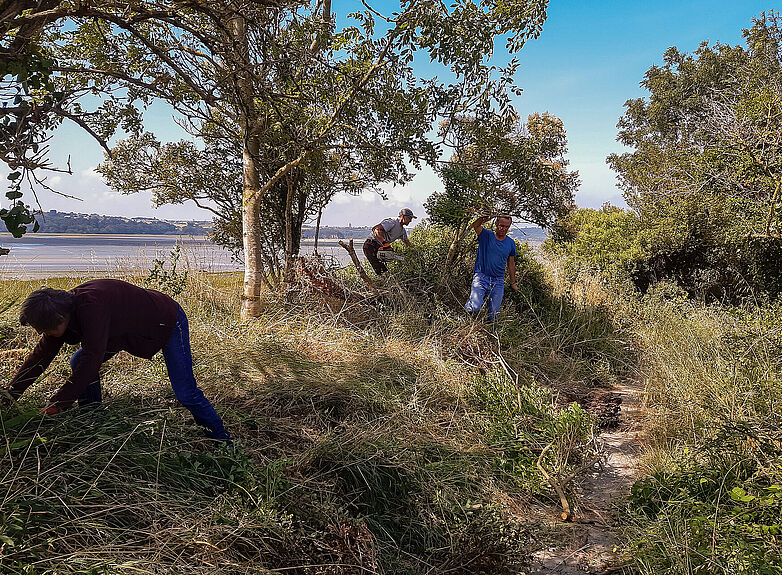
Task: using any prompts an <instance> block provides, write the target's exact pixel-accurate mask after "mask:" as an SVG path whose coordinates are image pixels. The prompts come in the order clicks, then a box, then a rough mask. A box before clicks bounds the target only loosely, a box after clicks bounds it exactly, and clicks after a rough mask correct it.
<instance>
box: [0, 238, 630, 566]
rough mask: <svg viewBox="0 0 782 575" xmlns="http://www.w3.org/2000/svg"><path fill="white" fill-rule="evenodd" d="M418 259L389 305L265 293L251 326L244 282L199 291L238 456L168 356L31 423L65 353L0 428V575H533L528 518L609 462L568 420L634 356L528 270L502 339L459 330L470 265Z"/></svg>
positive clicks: (26, 339) (188, 294) (196, 343)
mask: <svg viewBox="0 0 782 575" xmlns="http://www.w3.org/2000/svg"><path fill="white" fill-rule="evenodd" d="M413 241H414V246H415V247H414V248H413V249H414V250H417V251H416V253H415V256H416V257H408V258H407V259H406V260H405V262H404V263H399V264H396V265H397V268H396V269H395V270H393V272H392V274H390V275H389V276H387V279H386V280H385V281H386V282H387V283H386V287H388V288H393V289H389V290H388V291H387V293H386V294H385V295H380V296H372V297H370V298H369V299H360V298H359V299H357V298H356V297H354V296H351V297H350V298H348V300H347V301H343V304H342V306H341V307H336V306H333V305H331V306H330V305H325V304H326V303H327V302H328V300H327V299H323V298H322V297H321V298H320V299H318V298H314V297H309V298H303V299H302V300H296V301H290V300H288V301H285V302H283V301H281V300H280V299H278V297H279V296H276V295H274V296H273V295H268V296H267V297H266V299H265V300H264V302H263V304H264V306H263V309H264V312H263V317H262V318H261V320H260V321H257V322H253V323H250V324H241V323H239V322H238V320H237V319H235V318H236V317H237V314H236V311H237V309H238V306H239V294H240V291H241V288H240V278H238V277H235V276H230V275H224V276H204V275H202V274H196V273H191V274H189V275H188V277H187V279H186V287H185V289H184V290H183V291H182V292H181V294H180V295H179V296H178V298H179V300H180V301H181V302H182V304H183V306H184V307H185V309H186V310H187V312H188V315H189V317H190V326H191V337H192V339H193V349H194V358H195V370H196V377H197V379H198V381H199V383H200V384H201V386H202V387H203V389H204V390H205V392H206V393H207V395H208V396H209V397H210V398H211V399H212V400H213V402H214V404H215V406H216V408H217V409H218V411H219V412H220V413H221V415H222V416H223V418H224V419H225V421H226V423H227V425H228V426H229V428H230V429H231V432H232V434H233V435H234V437H235V438H236V444H235V446H234V448H233V449H221V448H216V447H215V446H214V445H213V444H211V443H209V442H208V441H206V440H204V439H201V438H200V434H199V433H198V431H197V430H196V429H195V428H194V425H193V424H192V422H191V421H190V418H189V415H188V414H187V412H186V411H185V410H184V409H182V408H181V407H179V406H178V405H177V403H176V400H175V399H174V397H173V393H172V392H171V391H170V389H169V388H168V384H167V378H166V376H165V371H164V369H165V368H164V365H163V362H162V360H161V359H160V358H156V359H155V360H154V361H152V362H148V361H144V360H139V359H136V358H132V357H129V356H127V355H124V354H120V355H118V356H117V357H116V358H114V359H112V360H111V361H110V362H109V363H107V365H106V367H105V370H104V374H103V381H104V387H105V390H106V392H107V393H106V395H107V399H106V400H105V404H104V406H102V407H100V408H98V409H96V410H94V411H89V412H80V411H78V410H70V411H67V412H65V413H63V414H60V415H59V416H57V417H52V418H43V417H41V416H40V415H39V414H38V412H37V410H36V407H37V406H39V405H40V404H41V403H42V402H43V400H44V398H45V397H46V395H47V394H48V393H50V392H51V390H52V388H53V387H54V386H55V385H57V383H58V382H59V381H61V378H62V376H63V375H64V374H65V373H67V369H66V366H67V356H66V354H62V357H60V358H59V359H58V360H57V362H56V363H55V365H53V367H52V368H51V369H50V370H49V372H48V374H47V375H46V376H45V377H44V378H43V380H42V381H40V382H39V383H38V384H36V385H35V386H34V387H33V388H32V389H31V390H30V391H29V392H28V394H26V395H25V396H24V398H23V401H22V402H21V403H20V404H19V405H18V407H14V408H9V409H7V410H4V411H2V412H1V413H0V416H1V418H2V419H1V420H0V422H1V423H2V426H3V430H4V437H5V445H4V447H3V448H2V454H1V455H0V458H1V459H2V466H0V467H1V468H2V470H3V471H2V473H1V474H0V488H1V489H0V492H1V493H2V494H3V495H2V497H3V504H2V517H0V526H1V527H0V540H1V541H2V542H1V543H0V545H2V552H1V553H0V565H2V569H3V571H4V572H8V573H25V574H33V573H49V572H59V571H63V570H65V569H67V570H69V572H81V573H130V572H133V573H153V572H154V573H160V572H171V573H213V572H214V571H215V569H218V568H219V570H220V572H221V573H263V572H269V571H272V570H275V569H282V570H290V571H291V572H300V573H366V572H374V573H380V572H383V573H400V574H401V573H405V574H407V573H518V572H523V570H524V566H525V564H526V562H527V559H528V557H529V554H530V553H531V552H532V551H534V550H536V549H539V548H540V547H542V546H544V545H545V542H546V539H547V534H546V529H545V528H544V529H541V525H540V523H539V521H538V520H537V519H534V518H533V515H532V514H531V513H530V510H531V508H532V509H535V508H537V509H539V510H541V512H543V513H547V514H555V513H558V511H556V510H557V508H558V507H559V505H560V498H559V496H558V494H557V490H560V491H561V492H562V493H563V494H564V496H565V497H566V498H567V500H569V502H570V504H572V503H573V501H574V500H573V491H572V482H571V479H572V478H571V476H572V475H574V474H575V475H576V477H578V474H579V473H582V472H583V471H584V469H585V468H586V467H589V465H590V464H591V463H592V462H593V458H594V457H595V456H596V455H597V453H596V444H595V441H594V436H595V433H596V424H597V423H599V422H598V421H597V418H596V417H594V416H593V415H591V414H590V413H589V412H588V411H587V410H586V409H585V408H584V407H582V406H580V405H579V404H578V403H575V401H577V400H583V399H584V397H586V396H587V395H588V394H589V392H590V391H591V390H592V389H593V388H594V387H597V386H603V385H606V384H607V383H609V382H610V381H612V380H613V379H614V378H618V377H623V376H624V373H625V370H626V366H627V364H628V357H629V356H628V351H627V349H626V346H625V345H624V344H622V343H621V341H620V340H619V338H618V337H616V336H615V334H614V333H613V328H612V327H611V325H610V323H609V322H607V320H606V317H605V316H604V315H603V314H601V313H598V312H596V311H595V310H593V309H587V308H584V307H576V306H572V305H570V304H568V303H567V301H566V300H565V299H562V298H558V297H555V296H554V295H552V294H551V292H550V290H549V289H548V288H547V287H546V286H545V283H544V282H543V271H542V269H541V267H540V265H539V264H537V263H535V261H534V260H533V259H532V258H531V257H530V255H529V253H527V252H524V251H523V250H520V254H521V255H520V256H519V270H520V273H521V274H523V275H524V277H525V278H527V279H528V280H529V281H528V282H527V285H528V288H527V292H526V293H522V294H521V295H519V296H517V297H514V298H509V299H508V301H509V305H508V306H507V308H506V309H505V311H504V312H503V315H502V316H501V319H500V321H499V322H498V323H497V324H496V326H495V327H494V328H489V327H486V326H484V325H483V324H481V323H474V322H472V321H471V320H468V319H467V318H466V317H465V316H464V315H463V314H462V312H461V304H462V303H463V297H465V296H466V292H467V289H468V285H469V274H470V272H471V267H472V264H471V262H470V261H469V260H470V257H471V256H470V254H469V253H467V254H466V255H465V256H463V258H462V259H461V260H459V261H460V262H461V263H460V264H459V266H457V267H453V266H450V267H446V266H445V265H444V261H443V260H444V257H445V254H446V253H447V249H446V250H445V251H443V250H442V247H443V246H447V245H448V243H449V241H450V236H449V235H448V232H447V231H446V230H443V229H441V228H436V227H425V226H424V227H421V229H419V230H417V231H416V235H415V236H414V237H413ZM471 249H474V248H471ZM410 255H411V256H412V255H413V254H410ZM125 279H130V280H131V281H136V282H137V283H141V282H142V280H141V278H138V279H133V278H125ZM79 281H81V280H76V279H70V280H51V281H49V282H48V283H49V284H50V285H54V286H56V287H68V286H71V285H75V284H76V283H78V282H79ZM341 281H342V285H343V288H344V289H345V290H346V291H347V292H348V293H354V295H355V292H354V291H353V292H352V291H351V290H352V289H353V288H354V287H355V286H357V285H358V283H357V282H356V281H355V279H354V278H352V277H350V276H346V277H345V278H343V279H342V280H341ZM425 286H429V288H428V289H426V288H425ZM35 287H37V285H33V284H31V283H27V282H3V293H4V294H8V297H9V300H8V301H9V303H11V301H12V300H14V301H15V303H14V304H12V306H11V307H10V308H8V309H7V310H6V311H5V312H4V313H3V314H2V315H0V323H1V324H2V334H3V338H2V339H0V354H2V356H3V359H4V361H3V362H2V363H0V370H2V372H0V377H9V376H10V375H12V372H13V370H14V369H15V367H16V366H18V365H19V362H20V361H21V359H22V358H23V356H24V354H25V353H27V352H28V351H29V350H30V349H31V348H32V346H33V345H34V342H35V339H36V338H35V335H34V334H33V333H31V332H30V331H29V330H25V329H21V328H19V327H18V326H17V324H16V322H15V321H14V316H15V313H16V309H17V308H16V307H15V306H16V305H18V303H19V301H21V298H22V297H23V296H24V295H25V294H26V293H28V292H29V291H30V290H31V289H34V288H35ZM304 287H306V286H302V288H304ZM446 288H447V289H446ZM533 303H534V307H533V306H532V305H531V304H533ZM321 304H323V305H321ZM608 334H611V335H610V336H608ZM576 381H578V382H584V383H583V384H582V386H581V389H577V386H573V385H571V384H572V382H576ZM574 390H576V391H574ZM581 403H582V404H583V405H585V406H586V405H587V403H586V402H584V401H581ZM541 468H542V469H543V470H544V472H545V474H544V473H542V472H541ZM547 477H548V479H547Z"/></svg>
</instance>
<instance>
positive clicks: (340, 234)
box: [301, 226, 371, 240]
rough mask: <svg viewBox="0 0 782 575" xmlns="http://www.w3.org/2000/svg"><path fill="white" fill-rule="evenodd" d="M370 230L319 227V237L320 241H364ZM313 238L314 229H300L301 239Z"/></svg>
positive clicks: (365, 228)
mask: <svg viewBox="0 0 782 575" xmlns="http://www.w3.org/2000/svg"><path fill="white" fill-rule="evenodd" d="M370 230H371V228H369V227H358V228H354V227H352V226H347V227H339V226H321V227H320V234H319V237H320V239H322V240H329V239H335V240H336V239H340V240H341V239H350V238H353V239H356V240H357V239H364V238H368V237H369V234H370ZM314 237H315V228H302V230H301V239H303V240H311V239H313V238H314Z"/></svg>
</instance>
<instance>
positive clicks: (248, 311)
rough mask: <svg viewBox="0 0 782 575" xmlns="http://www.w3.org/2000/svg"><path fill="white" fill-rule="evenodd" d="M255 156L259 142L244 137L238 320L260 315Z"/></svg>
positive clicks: (258, 213)
mask: <svg viewBox="0 0 782 575" xmlns="http://www.w3.org/2000/svg"><path fill="white" fill-rule="evenodd" d="M257 157H258V141H257V139H256V138H255V137H254V136H253V135H250V136H249V137H248V136H245V146H244V150H243V152H242V168H243V179H244V182H243V189H242V244H243V246H244V290H243V292H242V309H241V319H243V320H244V319H248V318H251V317H258V316H260V315H261V302H260V299H261V298H260V296H261V282H262V281H263V279H262V275H263V263H262V260H261V253H262V247H261V229H260V228H261V199H260V198H261V197H260V195H259V194H258V186H259V183H260V182H259V179H260V178H259V175H258V167H257V166H256V163H255V158H257Z"/></svg>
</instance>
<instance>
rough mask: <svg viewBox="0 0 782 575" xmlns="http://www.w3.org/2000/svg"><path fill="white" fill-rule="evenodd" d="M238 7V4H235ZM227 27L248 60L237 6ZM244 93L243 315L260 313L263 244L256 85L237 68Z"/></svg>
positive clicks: (243, 24) (241, 116)
mask: <svg viewBox="0 0 782 575" xmlns="http://www.w3.org/2000/svg"><path fill="white" fill-rule="evenodd" d="M232 7H234V8H235V6H232ZM228 30H230V33H231V36H232V39H233V41H234V43H235V45H236V47H237V49H238V51H239V52H240V55H241V58H242V60H244V61H245V62H247V63H248V64H249V62H250V47H249V44H248V40H247V22H246V21H245V20H244V18H243V17H242V16H241V14H240V12H239V11H238V10H237V11H236V12H234V13H233V15H232V16H231V17H230V19H229V20H228ZM236 81H237V83H238V87H239V93H240V94H241V100H242V102H241V105H240V106H239V110H240V111H239V125H240V127H241V130H242V141H243V142H244V146H243V149H242V245H243V247H244V287H243V290H242V308H241V312H240V317H241V319H243V320H244V319H248V318H251V317H259V316H260V315H261V301H260V300H261V282H262V281H263V280H262V278H263V263H262V260H261V258H262V255H263V247H262V245H261V220H260V216H261V198H262V197H263V194H262V193H261V190H260V175H259V172H258V165H257V162H258V151H259V142H258V133H257V132H256V126H255V123H254V121H253V119H254V118H253V114H252V110H253V104H254V102H253V100H254V94H253V86H252V81H251V79H250V78H249V76H248V72H247V70H246V69H239V70H237V72H236Z"/></svg>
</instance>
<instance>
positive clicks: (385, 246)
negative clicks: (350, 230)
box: [364, 208, 416, 275]
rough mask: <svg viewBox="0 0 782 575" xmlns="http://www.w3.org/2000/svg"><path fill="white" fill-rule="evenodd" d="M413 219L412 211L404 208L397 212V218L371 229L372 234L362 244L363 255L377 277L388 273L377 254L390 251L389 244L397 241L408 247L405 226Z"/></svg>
mask: <svg viewBox="0 0 782 575" xmlns="http://www.w3.org/2000/svg"><path fill="white" fill-rule="evenodd" d="M415 218H416V216H415V215H413V210H411V209H410V208H404V209H401V210H399V217H398V218H386V219H385V220H383V221H382V222H380V223H379V224H377V225H376V226H375V227H373V228H372V233H371V234H370V236H369V237H368V238H367V240H366V241H365V242H364V255H365V256H366V257H367V260H368V261H369V264H370V265H371V266H372V269H373V270H375V273H376V274H377V275H381V274H382V273H384V272H387V271H388V267H387V266H386V264H385V262H381V261H380V260H379V259H378V257H377V252H378V251H379V250H381V249H382V250H389V249H391V243H392V242H394V241H395V240H399V239H401V240H402V241H403V242H404V244H405V245H406V246H409V245H410V240H408V239H407V231H406V230H405V226H407V225H409V224H410V222H412V221H413V220H414V219H415Z"/></svg>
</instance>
